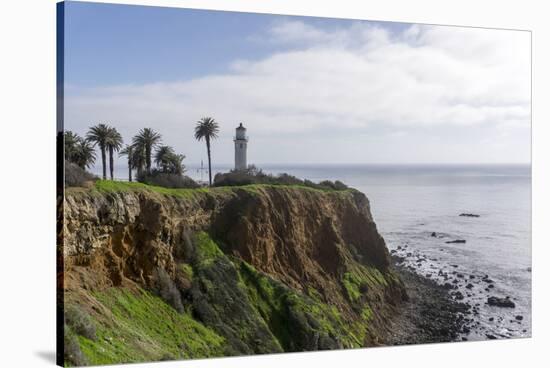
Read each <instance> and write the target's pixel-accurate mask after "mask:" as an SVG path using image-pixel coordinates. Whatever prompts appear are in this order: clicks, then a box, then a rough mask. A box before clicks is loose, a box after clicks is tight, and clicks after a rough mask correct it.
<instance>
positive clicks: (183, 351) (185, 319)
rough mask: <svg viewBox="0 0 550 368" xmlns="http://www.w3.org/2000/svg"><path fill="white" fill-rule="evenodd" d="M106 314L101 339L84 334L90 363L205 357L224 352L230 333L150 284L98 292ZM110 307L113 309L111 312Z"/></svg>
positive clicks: (82, 341)
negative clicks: (166, 297)
mask: <svg viewBox="0 0 550 368" xmlns="http://www.w3.org/2000/svg"><path fill="white" fill-rule="evenodd" d="M94 297H95V299H96V300H97V301H98V302H99V303H100V304H101V305H102V307H104V308H105V309H104V313H106V314H105V315H103V316H101V317H100V318H99V317H97V316H96V317H95V319H94V323H95V325H96V329H97V339H96V340H95V341H92V340H90V339H88V338H86V337H83V336H78V340H79V344H80V348H81V350H82V352H83V353H84V355H85V356H86V358H87V360H88V361H89V362H90V364H115V363H129V362H143V361H151V360H160V359H183V358H204V357H212V356H221V355H223V354H224V346H225V341H224V338H223V337H221V336H220V335H218V334H217V333H215V332H214V331H213V330H211V329H209V328H207V327H205V326H204V325H202V324H201V323H199V322H198V321H196V320H194V319H193V318H192V317H191V316H190V315H189V314H188V313H183V314H180V313H178V312H176V310H174V309H173V308H172V307H170V306H169V305H168V304H166V303H165V302H164V301H162V300H161V299H160V298H158V297H156V296H154V295H152V294H150V293H149V292H146V291H144V290H141V289H139V290H137V291H135V292H134V291H130V290H128V289H122V288H111V289H108V290H106V291H104V292H98V293H95V294H94ZM107 311H108V312H107Z"/></svg>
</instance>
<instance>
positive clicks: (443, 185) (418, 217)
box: [188, 165, 531, 340]
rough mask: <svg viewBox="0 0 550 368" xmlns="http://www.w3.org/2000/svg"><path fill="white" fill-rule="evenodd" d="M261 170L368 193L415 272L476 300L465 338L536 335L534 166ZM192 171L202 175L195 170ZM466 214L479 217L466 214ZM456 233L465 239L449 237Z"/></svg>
mask: <svg viewBox="0 0 550 368" xmlns="http://www.w3.org/2000/svg"><path fill="white" fill-rule="evenodd" d="M227 169H228V168H217V170H216V171H227ZM262 169H263V170H264V171H265V172H269V173H273V174H277V173H282V172H286V173H289V174H292V175H295V176H297V177H299V178H307V179H310V180H313V181H320V180H325V179H328V180H341V181H343V182H344V183H346V184H347V185H349V186H351V187H354V188H356V189H359V190H360V191H362V192H363V193H365V194H366V195H367V197H368V198H369V200H370V204H371V212H372V214H373V216H374V219H375V221H376V224H377V226H378V229H379V231H380V233H381V234H382V235H383V237H384V238H385V240H386V243H387V245H388V248H389V249H390V250H393V253H394V254H397V255H399V256H403V257H405V264H407V265H409V266H410V267H411V268H414V270H415V272H417V273H420V274H422V275H424V276H427V277H430V278H432V279H434V280H436V281H437V282H438V283H441V284H445V283H448V284H450V285H454V286H456V289H454V290H452V291H451V292H452V293H456V291H459V292H460V293H461V294H462V296H463V297H464V299H460V300H461V301H462V302H466V303H468V304H470V305H471V306H472V310H473V313H472V315H470V316H468V318H472V319H473V320H472V322H471V323H470V331H469V332H465V333H464V335H463V336H464V337H465V338H467V339H468V340H480V339H487V338H492V337H496V338H508V337H527V336H530V335H531V167H530V166H528V165H446V166H442V165H440V166H438V165H303V166H274V165H272V166H270V165H262ZM213 171H214V170H213ZM188 174H190V175H191V176H193V177H195V178H197V177H199V176H200V174H199V173H198V172H197V170H193V169H190V170H189V172H188ZM203 179H207V177H206V176H204V178H203ZM461 213H473V214H477V215H479V217H461V216H459V215H460V214H461ZM434 232H435V235H436V236H435V237H434V236H432V233H434ZM458 239H460V240H465V241H466V242H465V243H458V244H457V243H446V242H447V241H452V240H458ZM483 278H485V280H483ZM487 279H489V280H491V281H492V282H487V281H488V280H487ZM455 280H456V281H455ZM468 284H470V285H468ZM467 286H468V287H467ZM489 296H497V297H507V296H508V297H510V299H511V300H512V301H513V302H514V304H515V308H501V307H494V306H489V305H487V304H486V302H487V298H488V297H489ZM457 298H460V296H458V297H457ZM516 316H520V317H517V318H516Z"/></svg>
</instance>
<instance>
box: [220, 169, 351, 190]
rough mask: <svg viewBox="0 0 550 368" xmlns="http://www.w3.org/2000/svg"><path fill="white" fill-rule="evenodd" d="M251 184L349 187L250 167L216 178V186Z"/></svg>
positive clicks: (331, 187)
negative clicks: (265, 171) (268, 172)
mask: <svg viewBox="0 0 550 368" xmlns="http://www.w3.org/2000/svg"><path fill="white" fill-rule="evenodd" d="M250 184H271V185H303V186H306V187H310V188H315V189H325V190H327V189H329V190H346V189H349V187H348V186H347V185H346V184H344V183H342V182H341V181H339V180H336V181H335V182H332V181H330V180H324V181H322V182H320V183H319V184H316V183H314V182H312V181H311V180H307V179H305V180H302V179H299V178H297V177H295V176H293V175H290V174H287V173H282V174H279V175H276V176H275V175H271V174H265V173H264V172H263V171H262V169H258V168H257V167H256V166H253V165H252V166H249V167H248V168H247V169H246V170H231V171H230V172H228V173H218V174H216V176H215V177H214V186H215V187H220V186H240V185H250Z"/></svg>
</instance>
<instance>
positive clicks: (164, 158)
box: [155, 146, 176, 172]
mask: <svg viewBox="0 0 550 368" xmlns="http://www.w3.org/2000/svg"><path fill="white" fill-rule="evenodd" d="M175 154H176V153H175V152H174V149H173V148H172V147H170V146H160V147H159V148H158V149H157V152H156V154H155V164H157V166H158V167H159V168H160V169H161V170H162V171H163V172H168V167H169V166H170V163H171V161H172V156H174V155H175Z"/></svg>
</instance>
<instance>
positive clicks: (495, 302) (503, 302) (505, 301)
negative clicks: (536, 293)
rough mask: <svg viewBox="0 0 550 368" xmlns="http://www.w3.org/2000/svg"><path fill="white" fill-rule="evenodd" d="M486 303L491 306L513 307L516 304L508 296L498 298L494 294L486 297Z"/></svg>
mask: <svg viewBox="0 0 550 368" xmlns="http://www.w3.org/2000/svg"><path fill="white" fill-rule="evenodd" d="M487 304H489V305H491V306H493V307H501V308H515V307H516V304H515V303H514V302H513V301H511V300H510V297H506V298H498V297H496V296H490V297H489V298H487Z"/></svg>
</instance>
